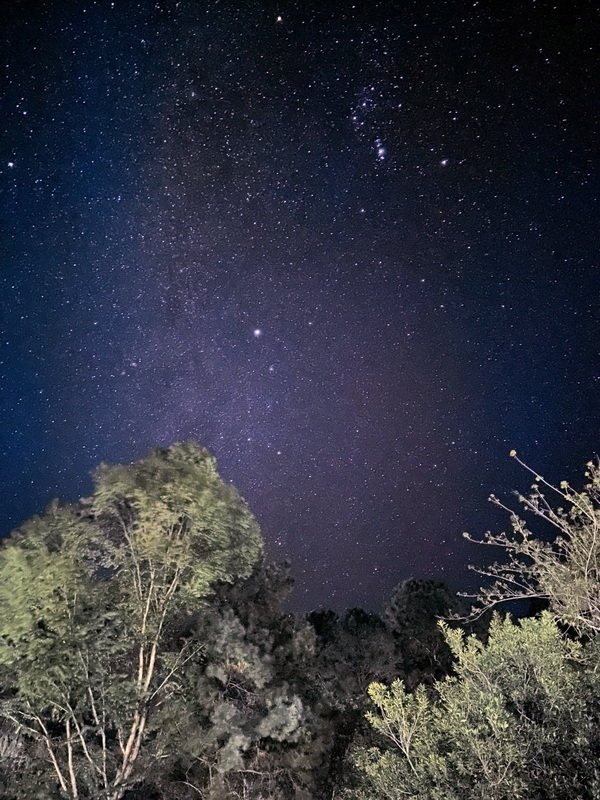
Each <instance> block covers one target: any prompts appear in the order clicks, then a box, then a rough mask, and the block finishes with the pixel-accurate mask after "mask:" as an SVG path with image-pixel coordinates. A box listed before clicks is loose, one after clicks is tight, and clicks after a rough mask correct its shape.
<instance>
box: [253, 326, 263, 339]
mask: <svg viewBox="0 0 600 800" xmlns="http://www.w3.org/2000/svg"><path fill="white" fill-rule="evenodd" d="M254 336H255V338H256V339H258V337H259V336H262V331H261V329H260V328H255V329H254Z"/></svg>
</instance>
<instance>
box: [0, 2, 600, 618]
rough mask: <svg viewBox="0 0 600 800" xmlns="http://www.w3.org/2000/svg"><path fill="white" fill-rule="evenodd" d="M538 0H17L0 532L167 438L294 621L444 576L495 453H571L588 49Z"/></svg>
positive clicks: (580, 428) (11, 62)
mask: <svg viewBox="0 0 600 800" xmlns="http://www.w3.org/2000/svg"><path fill="white" fill-rule="evenodd" d="M517 5H518V9H517ZM555 6H556V4H554V5H552V4H545V3H541V2H537V3H536V2H523V3H519V4H515V3H512V2H508V1H507V2H506V3H504V4H503V3H493V4H490V3H483V2H469V3H466V2H453V3H437V2H436V3H433V2H432V3H427V2H408V3H406V4H400V3H380V2H368V3H354V4H352V3H344V2H339V1H338V2H330V3H327V2H320V3H309V2H301V1H300V0H297V2H282V3H278V4H276V3H272V2H264V3H258V2H252V1H251V0H244V2H226V1H225V0H223V2H217V1H216V0H213V1H212V2H191V0H183V1H182V2H159V3H154V2H150V1H149V0H148V2H145V1H144V0H140V2H137V3H131V2H120V1H119V0H115V2H91V1H90V2H85V0H82V2H77V1H75V2H69V3H53V4H46V3H39V2H38V3H19V4H17V5H16V6H15V9H14V10H12V11H11V17H10V19H9V20H8V21H7V22H6V24H5V27H4V31H3V33H2V38H3V50H4V53H5V58H4V59H3V63H5V65H6V68H5V69H6V74H5V78H4V81H3V92H4V104H3V108H4V117H5V120H6V135H5V136H4V138H3V142H2V145H1V150H0V180H1V188H2V198H3V211H4V213H3V218H4V220H5V228H6V232H5V235H4V237H3V238H4V243H5V245H6V247H5V255H4V265H3V268H2V272H1V274H0V282H1V283H0V286H1V292H2V294H1V300H2V312H3V318H2V319H3V326H2V329H3V341H2V352H1V356H0V358H1V370H2V376H1V380H2V383H1V391H2V404H3V405H2V421H1V423H0V424H1V437H0V448H1V451H2V475H1V485H2V500H3V501H2V514H3V522H2V532H8V531H9V530H10V529H11V528H12V527H14V526H15V525H17V524H18V523H20V522H22V521H23V520H24V519H25V518H26V517H28V516H30V515H31V514H33V513H35V512H38V511H41V510H42V509H43V507H44V505H45V504H46V503H47V502H48V501H49V500H50V499H51V498H52V497H53V496H60V497H61V498H63V499H66V500H74V499H76V498H77V497H79V496H81V495H82V494H85V493H87V492H89V491H90V486H91V484H90V480H89V473H90V471H91V470H92V469H93V467H94V466H95V465H96V464H97V463H99V462H100V461H110V462H122V461H130V460H132V459H136V458H139V457H142V456H143V455H144V454H145V453H146V452H147V451H148V449H149V448H150V447H152V446H153V445H155V444H161V445H163V444H169V443H171V442H173V441H175V440H182V439H189V438H193V439H197V440H198V441H200V442H201V443H202V444H204V445H205V446H206V447H208V448H209V449H210V450H211V451H212V452H213V453H214V454H215V455H216V456H217V458H218V462H219V466H220V470H221V472H222V474H223V475H224V476H225V477H226V478H227V479H228V480H231V481H232V482H233V483H234V484H235V485H236V486H237V487H238V488H239V489H240V491H241V492H242V493H243V495H244V496H245V497H246V499H247V500H248V502H249V504H250V506H251V508H252V509H253V511H254V513H255V514H256V515H257V517H258V519H259V521H260V523H261V525H262V528H263V531H264V534H265V538H266V542H267V548H268V551H269V553H270V554H271V555H272V557H274V558H278V559H282V558H289V559H291V561H292V565H293V572H294V574H295V576H296V582H297V586H296V590H295V594H294V596H293V598H292V604H293V605H294V607H295V608H298V609H309V608H312V607H314V606H317V605H326V606H333V607H336V608H341V607H345V606H351V605H362V606H365V607H377V606H378V605H379V604H380V603H381V602H382V600H383V599H384V598H385V597H386V596H387V595H388V594H389V592H390V590H391V588H392V587H393V586H394V585H395V584H396V583H398V582H399V581H401V580H403V579H405V578H408V577H439V578H441V579H444V580H446V581H448V582H449V583H450V584H451V585H452V586H453V587H455V588H460V587H462V586H467V585H469V577H468V575H469V573H467V571H466V564H467V563H468V562H469V561H475V562H477V561H480V560H481V558H482V554H481V553H480V552H479V551H477V549H476V548H474V547H473V545H471V544H468V543H466V542H465V541H464V540H463V539H462V538H461V536H460V533H461V531H462V530H469V531H470V532H473V533H477V532H481V531H483V530H485V529H486V528H488V527H490V526H491V527H495V528H496V529H497V528H501V527H503V526H504V525H505V520H504V519H503V518H502V516H500V515H498V514H497V513H496V512H494V511H493V510H492V509H491V508H490V507H489V506H488V504H487V503H486V498H487V496H488V494H489V493H490V492H491V491H494V492H496V493H497V494H502V492H508V491H509V490H510V489H511V488H515V487H517V488H520V489H525V488H526V487H527V485H528V477H527V475H524V474H522V473H521V472H520V471H519V470H518V469H517V467H516V465H515V464H514V462H512V461H510V459H509V458H508V452H509V450H510V449H511V448H512V447H515V448H516V449H517V450H518V451H519V454H520V455H521V456H522V457H523V458H524V459H525V460H526V461H528V462H529V463H531V464H532V465H533V466H534V467H535V469H538V470H540V471H543V472H544V474H546V475H547V476H548V477H552V478H557V479H560V478H570V479H572V480H573V481H574V482H577V480H579V475H580V474H581V472H582V468H583V464H584V462H585V461H586V460H588V459H589V458H590V457H591V456H592V455H593V454H594V452H596V451H597V450H598V424H597V420H598V418H599V417H600V413H599V412H600V403H599V401H598V390H599V388H600V380H599V376H600V364H599V360H598V348H597V343H598V322H599V314H598V287H599V280H598V272H597V269H598V244H597V229H598V181H597V174H598V173H597V160H598V145H597V143H598V141H600V130H598V127H599V126H598V115H597V108H598V107H599V101H600V97H599V96H598V95H599V92H598V74H599V70H598V67H599V60H598V52H597V49H596V47H597V42H598V41H599V40H600V37H599V32H598V30H597V27H596V28H595V26H596V22H595V20H594V18H593V15H592V10H591V8H590V6H589V5H586V4H581V5H579V4H577V3H571V4H569V8H568V10H562V11H561V9H560V8H559V7H558V6H556V7H555Z"/></svg>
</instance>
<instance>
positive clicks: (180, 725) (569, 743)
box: [0, 442, 600, 800]
mask: <svg viewBox="0 0 600 800" xmlns="http://www.w3.org/2000/svg"><path fill="white" fill-rule="evenodd" d="M511 455H513V457H515V458H517V460H518V461H519V463H521V464H522V466H523V467H524V468H525V469H528V467H527V466H526V465H525V464H523V462H521V461H520V459H518V456H517V454H516V453H515V452H514V451H513V452H512V453H511ZM533 474H534V477H535V480H534V483H533V485H532V487H531V492H530V494H529V495H527V496H524V495H519V494H518V495H517V502H518V503H519V504H520V505H521V507H522V508H523V510H524V512H525V513H526V514H529V515H531V516H532V517H533V518H534V519H536V520H538V521H540V522H543V523H545V524H547V525H548V526H549V531H551V532H552V534H551V535H547V536H545V537H544V538H540V537H539V536H536V535H534V534H533V533H532V532H531V530H530V528H529V526H528V523H527V517H526V516H520V515H519V514H518V513H516V512H515V511H513V510H512V509H510V508H508V507H507V506H504V505H503V504H502V503H501V502H500V501H499V500H497V498H494V497H492V500H493V502H495V503H497V504H498V505H500V506H502V507H503V508H505V509H506V510H507V512H508V513H509V515H510V517H509V518H510V523H511V532H510V533H501V534H497V535H493V534H486V536H485V537H484V538H483V540H481V542H480V543H481V544H483V545H486V546H491V547H494V548H498V549H499V550H500V551H501V553H502V560H500V561H498V562H495V563H494V564H492V565H491V566H490V567H489V568H487V569H485V570H481V572H482V574H483V575H485V576H487V577H488V578H489V579H491V581H492V582H491V583H489V584H488V585H487V586H486V587H484V588H483V589H482V590H481V592H480V594H479V597H478V598H477V600H476V603H475V604H474V605H473V606H470V607H468V606H466V605H465V602H464V599H461V598H460V597H458V596H457V595H455V594H453V593H452V592H451V591H450V590H449V589H448V587H446V586H445V585H444V584H443V583H441V582H437V581H432V580H409V581H404V582H403V583H401V584H400V585H399V586H397V587H396V589H394V591H393V592H392V595H391V597H390V599H389V601H388V603H387V604H386V606H385V608H384V610H383V613H381V614H374V613H369V612H366V611H363V610H362V609H350V610H348V611H346V612H345V613H342V614H336V613H334V612H333V611H328V610H321V611H314V612H311V613H310V614H307V615H294V614H290V613H287V612H285V611H284V610H283V602H284V600H285V598H286V596H287V594H288V593H289V591H290V589H291V587H292V584H293V580H292V577H291V574H290V567H289V564H276V563H273V562H270V561H269V560H268V559H267V558H266V557H265V553H264V543H263V539H262V535H261V533H260V530H259V527H258V525H257V523H256V521H255V519H254V517H253V516H252V514H251V512H250V510H249V509H248V507H247V505H246V504H245V502H244V501H243V500H242V498H241V497H240V496H239V494H238V493H237V492H236V491H235V489H234V488H233V487H231V486H230V485H229V484H227V483H225V482H224V481H223V480H222V479H221V478H220V476H219V475H218V472H217V469H216V463H215V459H214V458H213V457H212V456H211V455H210V454H209V453H208V451H206V450H205V449H204V448H202V447H201V446H199V445H198V444H196V443H194V442H186V443H178V444H175V445H173V446H171V447H169V448H163V449H156V450H153V451H152V452H151V453H150V454H149V455H148V456H147V457H146V458H145V459H142V460H140V461H138V462H135V463H134V464H130V465H125V466H109V465H105V464H102V465H101V466H100V467H99V468H98V470H97V471H96V473H95V476H94V493H93V495H92V496H91V497H90V498H86V499H84V500H81V501H79V502H78V503H76V504H74V505H68V506H61V505H60V504H59V503H58V502H57V501H55V502H54V503H52V504H51V505H50V506H49V508H48V509H47V511H46V512H45V513H44V514H43V515H41V516H36V517H34V518H32V519H31V520H29V521H28V522H26V523H25V524H24V525H23V526H22V527H20V528H19V529H18V530H16V531H15V532H14V533H13V534H11V536H10V537H9V538H8V539H6V540H5V541H3V542H2V544H1V545H0V794H1V796H2V797H5V798H6V799H7V800H58V799H59V798H67V799H68V800H122V798H124V799H125V800H142V798H144V800H192V798H196V799H197V798H204V800H225V798H239V800H407V799H408V800H411V799H412V798H414V800H417V798H419V799H423V800H478V799H479V798H481V800H483V799H484V798H486V800H488V799H489V800H519V799H520V798H523V799H525V798H527V799H528V800H561V799H562V800H576V798H580V799H581V800H600V767H599V766H598V765H599V764H600V760H599V758H598V757H599V756H600V669H599V668H600V659H599V656H600V639H598V633H599V631H600V470H599V466H598V464H595V463H593V462H590V463H589V464H588V465H587V470H586V480H587V483H586V484H585V486H584V487H583V488H582V489H581V490H579V491H576V490H574V489H573V488H572V487H571V486H570V485H569V484H567V483H561V484H560V485H558V486H554V485H552V484H550V483H549V482H547V481H545V480H544V479H543V478H542V477H541V476H539V475H536V474H535V473H533ZM511 600H520V601H523V600H525V601H529V602H530V603H531V604H532V605H531V610H532V615H531V616H530V617H527V618H524V619H522V620H520V621H514V620H513V619H511V617H510V616H501V615H499V614H498V613H496V609H497V608H500V607H501V606H502V604H503V603H505V602H506V601H511ZM536 610H537V611H539V612H540V613H537V614H536V615H533V614H534V612H535V611H536Z"/></svg>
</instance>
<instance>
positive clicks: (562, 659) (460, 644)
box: [356, 613, 600, 800]
mask: <svg viewBox="0 0 600 800" xmlns="http://www.w3.org/2000/svg"><path fill="white" fill-rule="evenodd" d="M442 629H443V631H444V634H445V637H446V641H447V642H448V645H449V646H450V647H451V649H452V651H453V653H454V656H455V658H456V665H455V675H453V676H452V677H448V678H445V679H444V680H442V681H438V682H436V684H435V685H434V687H433V692H429V691H428V690H427V689H426V688H425V687H424V686H419V687H418V688H417V689H416V691H415V692H413V693H410V692H407V691H406V689H405V686H404V684H403V682H402V681H400V680H397V681H394V682H393V683H392V684H391V686H390V687H389V688H386V687H385V686H384V685H383V684H372V685H371V687H370V689H369V695H370V697H371V700H372V701H373V703H374V705H375V706H376V711H375V712H370V713H369V715H368V718H369V721H370V722H371V724H372V725H373V727H374V729H375V730H376V731H378V732H379V733H380V734H382V735H383V736H384V737H385V739H386V740H387V743H388V744H387V746H386V747H385V748H381V747H380V748H372V749H369V750H362V751H359V752H358V753H357V755H356V763H357V764H358V766H359V768H360V769H361V770H362V772H363V773H364V775H365V777H366V779H367V780H366V786H365V787H364V789H363V790H362V791H361V792H359V793H358V796H360V797H362V798H378V800H384V799H385V800H400V798H422V799H423V800H442V799H443V800H459V799H462V798H465V797H468V798H470V800H478V799H479V798H481V800H484V798H486V799H487V798H490V799H491V800H508V798H514V800H517V799H518V798H529V799H530V800H534V799H539V800H542V799H544V800H551V798H553V799H554V800H558V798H573V797H578V798H582V799H583V798H590V799H591V798H598V797H600V782H599V777H600V776H599V775H598V774H597V769H596V766H595V764H596V757H597V752H596V741H597V734H598V723H599V721H600V719H599V717H598V709H597V700H596V697H597V694H598V691H599V690H600V683H599V680H598V676H597V674H596V673H595V671H594V670H585V669H584V666H585V665H586V659H587V658H588V657H589V655H590V654H588V653H586V652H585V651H584V649H583V648H582V646H581V645H580V644H577V643H575V642H572V641H569V640H567V639H565V638H564V636H563V635H562V633H561V632H560V630H559V629H558V628H557V626H556V624H555V623H554V621H553V620H552V617H551V615H550V614H548V613H544V614H543V615H542V617H541V618H540V619H539V620H532V619H529V620H523V621H522V622H521V624H519V625H515V624H513V623H512V622H511V620H510V619H505V620H503V619H501V618H500V617H495V619H494V620H493V622H492V625H491V628H490V634H489V641H488V643H487V645H483V644H482V643H481V641H479V640H478V639H477V638H476V637H475V636H473V635H471V636H469V637H467V638H464V637H463V634H462V633H461V632H460V631H456V630H454V631H453V630H450V629H449V628H447V627H446V626H444V625H442Z"/></svg>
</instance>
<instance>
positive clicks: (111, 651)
mask: <svg viewBox="0 0 600 800" xmlns="http://www.w3.org/2000/svg"><path fill="white" fill-rule="evenodd" d="M261 548H262V540H261V536H260V532H259V529H258V526H257V524H256V522H255V521H254V519H253V517H252V515H251V514H250V512H249V511H248V509H247V508H246V506H245V504H244V503H243V502H242V500H241V499H240V498H239V496H238V495H237V493H236V492H235V490H234V489H233V488H232V487H230V486H228V485H227V484H225V483H223V481H221V479H220V478H219V476H218V473H217V471H216V468H215V462H214V459H213V458H212V456H210V455H209V454H208V453H207V452H206V451H205V450H203V449H202V448H200V447H199V446H198V445H195V444H193V443H187V444H178V445H173V446H172V447H171V448H168V449H166V450H156V451H154V452H153V453H151V454H150V456H148V458H146V459H144V460H142V461H140V462H137V463H135V464H132V465H129V466H124V467H109V466H106V465H103V466H102V467H100V468H99V470H98V471H97V472H96V475H95V493H94V496H93V497H92V498H91V502H87V503H84V504H83V505H82V506H80V507H74V508H61V507H59V506H58V504H57V503H54V504H53V505H52V506H51V507H50V508H49V510H48V512H47V513H46V514H45V515H44V516H43V517H39V518H35V519H34V520H32V521H31V522H30V523H28V524H26V525H25V526H24V527H23V528H22V529H21V530H20V531H19V532H17V533H16V534H14V535H13V536H12V537H11V539H10V540H9V541H8V542H7V543H6V544H5V546H4V547H3V548H2V550H1V551H0V587H1V588H0V665H1V667H2V681H3V684H4V687H5V692H4V699H3V701H2V707H1V711H2V716H3V717H4V718H5V719H6V720H8V721H9V722H10V723H11V724H12V725H13V726H14V727H15V730H16V731H17V732H18V734H19V735H20V736H22V737H23V741H24V742H25V746H26V752H27V758H26V759H25V764H24V767H23V770H22V772H21V774H20V775H19V777H18V779H17V780H16V781H15V782H14V783H15V785H14V788H13V791H14V793H15V796H16V797H32V796H37V795H36V794H35V792H36V789H35V788H34V786H35V784H36V783H39V781H40V776H43V783H44V786H45V789H44V791H45V795H44V796H45V797H51V796H67V797H70V798H73V799H75V798H84V797H89V798H106V800H119V798H120V797H122V796H123V794H124V793H125V792H126V791H127V789H128V788H129V787H131V786H133V785H134V784H135V783H136V780H137V779H138V776H139V775H140V774H141V773H142V772H143V771H144V770H145V769H147V768H148V764H149V762H151V761H152V760H153V759H156V758H161V757H162V755H163V749H164V746H165V743H164V742H163V741H161V731H160V729H159V728H158V727H157V726H156V725H155V724H154V720H155V719H157V718H159V717H160V714H161V709H162V707H163V706H164V704H165V703H166V702H167V701H172V700H176V699H179V702H182V699H181V680H180V676H181V673H182V669H183V667H184V666H185V664H186V663H187V662H188V661H189V660H191V659H192V658H193V657H195V656H196V655H197V653H198V649H199V648H198V646H197V645H196V643H193V642H191V641H190V640H189V639H188V640H186V639H181V638H177V637H176V636H174V635H173V634H172V631H171V628H172V626H173V622H174V620H176V618H177V615H181V614H186V613H190V612H191V611H192V609H193V608H194V607H197V605H198V603H201V602H204V601H205V598H206V597H207V595H208V593H209V591H210V589H211V586H212V585H213V584H214V583H215V582H216V581H231V580H234V579H235V578H237V577H241V576H245V575H248V574H249V572H250V570H251V569H252V565H253V563H254V562H255V561H256V560H257V558H258V557H259V556H260V552H261ZM53 787H54V788H53ZM32 793H33V794H32Z"/></svg>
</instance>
